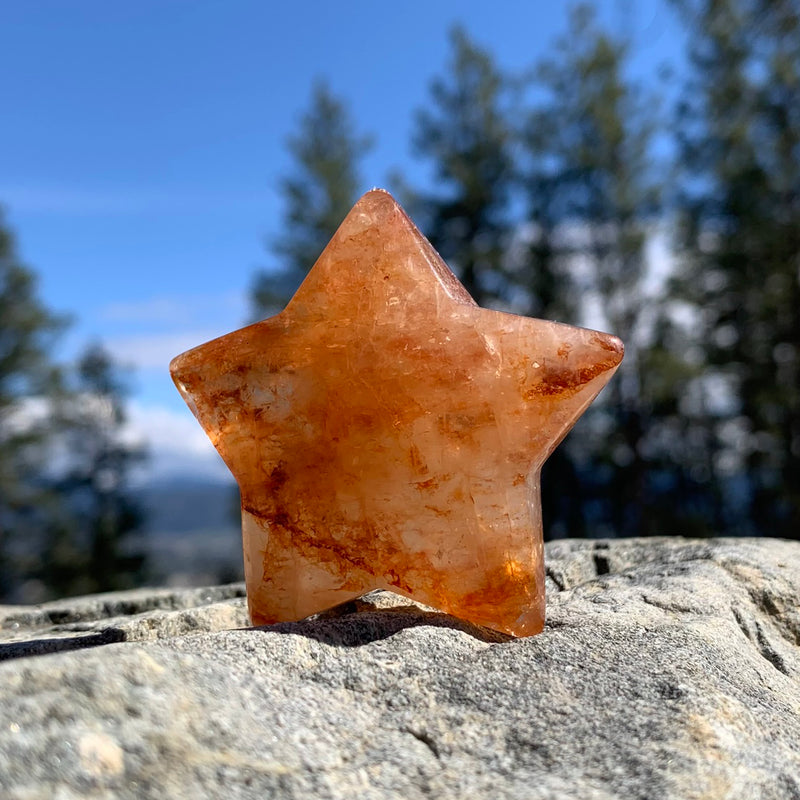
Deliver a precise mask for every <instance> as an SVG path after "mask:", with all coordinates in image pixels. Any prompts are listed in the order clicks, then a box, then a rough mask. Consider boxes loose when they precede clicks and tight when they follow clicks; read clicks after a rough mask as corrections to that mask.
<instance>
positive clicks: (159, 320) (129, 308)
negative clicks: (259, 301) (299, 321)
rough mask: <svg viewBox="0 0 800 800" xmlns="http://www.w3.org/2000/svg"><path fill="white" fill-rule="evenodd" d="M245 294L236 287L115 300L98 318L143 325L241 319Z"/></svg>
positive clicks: (188, 323) (244, 310) (244, 307)
mask: <svg viewBox="0 0 800 800" xmlns="http://www.w3.org/2000/svg"><path fill="white" fill-rule="evenodd" d="M246 313H247V297H246V296H245V295H244V294H243V293H242V292H239V291H230V292H225V293H222V294H208V295H187V296H169V295H163V296H157V297H149V298H147V299H145V300H140V301H137V302H114V303H109V304H108V305H106V306H104V307H102V308H101V309H100V311H99V313H98V316H99V318H100V319H102V320H104V321H107V322H120V323H135V324H145V325H153V324H159V325H165V326H170V325H180V326H181V327H185V326H186V325H197V324H199V323H202V322H203V320H206V319H209V318H212V319H216V318H220V317H225V318H226V319H228V318H235V319H244V317H245V315H246Z"/></svg>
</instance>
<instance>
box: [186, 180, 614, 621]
mask: <svg viewBox="0 0 800 800" xmlns="http://www.w3.org/2000/svg"><path fill="white" fill-rule="evenodd" d="M621 359H622V344H621V342H620V341H619V340H618V339H617V338H615V337H614V336H610V335H607V334H603V333H597V332H595V331H590V330H586V329H583V328H574V327H570V326H566V325H560V324H557V323H554V322H544V321H541V320H536V319H529V318H527V317H520V316H516V315H513V314H506V313H501V312H498V311H490V310H486V309H482V308H479V307H478V306H477V305H476V304H475V302H474V301H473V300H472V298H471V297H470V296H469V295H468V294H467V292H466V290H465V289H464V288H463V286H461V284H460V283H459V282H458V280H457V279H456V278H455V276H454V275H453V273H452V272H451V271H450V270H449V269H448V267H447V266H446V265H445V264H444V262H443V261H442V260H441V258H440V257H439V256H438V254H437V253H436V252H435V251H434V249H433V248H432V247H431V245H430V244H429V243H428V241H427V240H426V239H425V238H424V237H423V236H422V234H421V233H420V232H419V231H418V230H417V229H416V228H415V227H414V225H413V223H412V222H411V221H410V220H409V218H408V217H407V216H406V214H405V213H404V212H403V210H402V209H401V208H400V207H399V206H398V205H397V203H396V202H395V201H394V200H393V199H392V197H391V196H390V195H389V194H388V193H386V192H384V191H381V190H374V191H371V192H368V193H367V194H366V195H364V196H363V197H362V198H361V199H360V200H359V201H358V203H357V204H356V205H355V207H354V208H353V209H352V211H351V212H350V213H349V214H348V216H347V218H346V219H345V220H344V222H343V223H342V225H341V227H340V228H339V230H338V231H337V233H336V234H335V235H334V237H333V239H332V240H331V242H330V244H329V245H328V246H327V248H326V249H325V251H324V252H323V253H322V255H321V256H320V258H319V260H318V261H317V263H316V264H315V265H314V267H313V269H312V270H311V272H310V273H309V275H308V277H307V278H306V280H305V281H304V283H303V284H302V286H301V287H300V289H299V290H298V291H297V293H296V294H295V296H294V297H293V298H292V300H291V301H290V303H289V304H288V306H287V307H286V309H285V310H284V311H282V312H281V313H280V314H278V315H276V316H274V317H271V318H269V319H266V320H264V321H262V322H258V323H256V324H254V325H250V326H249V327H246V328H243V329H242V330H238V331H235V332H233V333H230V334H228V335H226V336H223V337H221V338H219V339H215V340H214V341H211V342H208V343H207V344H204V345H201V346H200V347H196V348H194V349H193V350H190V351H188V352H186V353H183V354H182V355H180V356H178V357H177V358H175V359H174V360H173V362H172V364H171V372H172V375H173V379H174V380H175V383H176V385H177V387H178V389H179V390H180V392H181V394H182V395H183V397H184V398H185V400H186V402H187V403H188V404H189V406H190V408H191V409H192V411H193V412H194V414H195V415H196V417H197V418H198V420H199V421H200V424H201V425H202V426H203V428H204V429H205V431H206V432H207V434H208V435H209V437H210V438H211V440H212V442H213V443H214V445H215V447H216V448H217V450H218V451H219V453H220V454H221V455H222V458H223V459H224V460H225V462H226V464H227V465H228V467H229V468H230V470H231V472H232V473H233V475H234V477H235V478H236V480H237V482H238V484H239V487H240V490H241V497H242V526H243V537H244V557H245V578H246V582H247V595H248V603H249V607H250V613H251V617H252V620H253V622H254V624H266V623H273V622H278V621H287V620H296V619H301V618H303V617H305V616H308V615H309V614H313V613H316V612H319V611H322V610H324V609H327V608H329V607H331V606H334V605H336V604H338V603H341V602H344V601H346V600H349V599H352V598H354V597H357V596H360V595H362V594H364V593H365V592H368V591H370V590H372V589H377V588H384V589H390V590H392V591H394V592H398V593H400V594H403V595H406V596H408V597H410V598H412V599H414V600H417V601H420V602H422V603H425V604H427V605H429V606H433V607H435V608H438V609H441V610H442V611H445V612H448V613H450V614H454V615H456V616H458V617H462V618H464V619H467V620H470V621H472V622H475V623H477V624H480V625H484V626H487V627H490V628H493V629H496V630H499V631H504V632H507V633H510V634H513V635H517V636H524V635H530V634H534V633H538V632H539V631H541V629H542V627H543V625H544V613H545V610H544V561H543V547H542V520H541V504H540V498H539V473H540V469H541V465H542V463H543V462H544V460H545V459H546V458H547V456H548V455H549V454H550V453H551V452H552V450H553V449H554V448H555V446H556V445H557V444H558V443H559V442H560V441H561V439H562V438H563V437H564V436H565V434H566V433H567V431H568V430H569V429H570V428H571V427H572V425H573V424H574V423H575V421H576V420H577V419H578V417H579V416H580V415H581V413H582V412H583V411H584V410H585V409H586V407H587V406H588V405H589V403H590V402H591V401H592V400H593V399H594V397H595V396H596V395H597V393H598V392H599V391H600V390H601V389H602V387H603V386H604V385H605V384H606V382H607V381H608V380H609V378H610V377H611V375H612V374H613V373H614V371H615V369H616V368H617V366H618V365H619V363H620V361H621Z"/></svg>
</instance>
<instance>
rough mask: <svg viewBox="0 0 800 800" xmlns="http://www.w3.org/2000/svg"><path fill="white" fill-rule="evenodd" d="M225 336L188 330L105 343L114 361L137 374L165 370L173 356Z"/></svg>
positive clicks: (122, 338)
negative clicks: (138, 372) (152, 370)
mask: <svg viewBox="0 0 800 800" xmlns="http://www.w3.org/2000/svg"><path fill="white" fill-rule="evenodd" d="M225 333H228V330H225V329H222V330H213V329H210V328H209V329H204V330H190V331H181V332H180V333H157V334H145V335H141V336H125V337H120V338H117V339H108V340H106V341H105V342H104V344H105V346H106V347H107V348H108V350H109V352H110V353H111V354H112V356H114V358H115V360H117V361H118V362H120V363H121V364H124V365H125V366H126V367H132V368H134V369H136V370H151V369H158V370H165V369H166V368H167V366H168V365H169V362H170V361H172V359H173V358H175V356H177V355H179V354H180V353H183V352H184V351H186V350H191V348H193V347H197V346H198V345H201V344H203V343H204V342H208V341H210V340H211V339H215V338H216V337H218V336H222V335H223V334H225Z"/></svg>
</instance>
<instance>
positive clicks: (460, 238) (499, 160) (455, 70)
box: [411, 28, 513, 305]
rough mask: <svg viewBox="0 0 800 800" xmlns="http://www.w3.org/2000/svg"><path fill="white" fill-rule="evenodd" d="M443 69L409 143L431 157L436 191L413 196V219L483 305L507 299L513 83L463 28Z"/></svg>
mask: <svg viewBox="0 0 800 800" xmlns="http://www.w3.org/2000/svg"><path fill="white" fill-rule="evenodd" d="M450 44H451V48H452V57H451V61H450V63H449V66H448V74H447V75H445V76H444V77H439V78H436V79H435V80H434V81H433V83H432V84H431V104H430V106H428V107H426V108H424V109H422V110H420V111H419V112H418V114H417V119H416V130H415V133H414V137H413V146H414V150H415V152H416V153H417V155H419V156H421V157H423V158H424V159H427V160H429V161H431V162H432V166H433V171H434V176H435V180H436V185H437V191H435V192H432V193H429V194H426V193H424V192H418V193H416V195H412V197H411V207H412V210H413V213H414V217H415V218H416V219H417V220H418V222H419V224H420V227H421V228H422V229H423V230H424V231H425V234H426V236H427V237H428V238H429V239H430V240H431V242H432V244H433V245H434V247H435V248H436V249H437V250H438V251H439V253H441V255H442V257H443V258H444V260H445V261H446V262H447V263H448V265H449V266H450V267H451V268H452V269H453V271H454V272H455V273H456V274H457V275H458V277H459V278H460V279H461V282H462V283H463V284H464V286H465V287H466V289H467V291H468V292H469V293H470V294H471V295H472V297H473V298H474V299H475V300H476V302H478V303H479V304H481V305H484V304H487V303H493V302H498V301H499V302H500V303H501V304H503V303H506V302H508V300H509V297H508V294H507V292H506V291H505V288H506V287H505V284H506V281H505V279H504V276H503V269H504V252H505V248H506V246H507V240H508V237H509V233H510V230H509V219H508V202H509V198H510V192H511V188H512V180H513V162H512V152H511V148H512V129H511V126H510V123H509V119H508V112H509V109H508V103H509V100H510V97H511V94H510V87H509V84H508V82H507V80H506V79H505V77H504V76H503V75H502V74H501V72H500V71H499V70H498V68H497V67H496V66H495V64H494V61H493V59H492V56H491V55H490V54H489V53H488V52H487V51H486V50H483V49H482V48H480V47H478V46H477V45H476V44H474V43H473V42H471V41H470V40H469V38H468V37H467V35H466V33H465V32H464V31H463V30H462V29H461V28H455V29H454V30H453V31H452V32H451V35H450Z"/></svg>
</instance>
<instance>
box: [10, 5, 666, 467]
mask: <svg viewBox="0 0 800 800" xmlns="http://www.w3.org/2000/svg"><path fill="white" fill-rule="evenodd" d="M597 5H598V7H599V10H600V13H601V17H602V19H603V20H604V21H605V22H606V23H607V24H608V25H609V26H610V27H611V28H612V29H613V30H616V31H624V32H626V33H629V34H631V35H632V36H633V37H634V39H635V41H636V43H637V48H636V51H635V53H634V59H633V62H632V68H633V69H634V70H635V71H636V72H637V73H639V74H641V75H645V76H649V75H652V74H654V72H655V69H656V68H657V66H658V64H660V63H661V62H664V61H669V60H674V59H675V58H676V57H677V47H676V44H675V43H676V41H677V40H678V39H679V38H680V37H679V32H678V30H677V25H676V22H675V20H674V19H673V17H672V15H671V14H670V12H669V11H668V9H667V7H666V4H665V3H663V2H659V0H607V1H605V2H599V3H598V4H597ZM567 7H568V4H567V3H566V2H558V0H555V1H554V0H549V2H545V1H544V0H528V2H522V1H521V0H506V1H505V2H502V3H488V2H486V0H458V1H456V0H428V2H418V0H406V1H405V2H402V3H379V2H366V1H365V0H343V1H342V2H337V3H333V2H305V3H295V4H288V3H277V2H267V0H261V1H260V2H256V1H255V0H231V1H230V2H222V1H221V0H217V1H215V2H210V1H209V0H205V1H202V0H194V1H192V2H190V1H189V0H158V1H157V2H156V0H135V2H134V0H129V1H128V2H121V1H120V2H112V3H109V2H107V0H102V1H100V0H98V1H95V0H72V2H63V0H25V2H16V3H15V2H5V3H3V8H2V21H1V22H0V75H2V76H3V80H2V81H1V82H0V113H2V120H3V121H2V125H0V204H1V205H2V206H4V208H5V213H6V221H7V223H9V224H10V225H11V227H12V228H13V229H14V231H15V232H16V235H17V239H18V245H19V250H20V252H21V254H22V256H23V258H24V260H25V261H26V263H27V264H28V265H29V266H31V267H32V268H33V269H34V270H35V271H36V272H37V274H38V275H39V277H40V292H41V296H42V298H43V300H44V301H45V302H46V303H47V305H48V306H50V307H51V308H53V309H55V310H58V311H62V312H66V313H69V314H71V315H72V316H73V319H74V323H75V324H74V325H73V327H72V329H71V332H70V334H69V336H68V337H67V338H66V339H65V342H64V355H65V356H69V355H70V354H71V353H74V352H75V351H76V350H77V349H78V348H79V347H80V346H82V345H83V344H85V343H86V342H88V341H91V340H100V341H102V342H104V343H105V344H106V346H107V347H109V349H110V350H111V351H112V352H113V353H114V354H115V355H117V356H118V358H120V359H121V360H122V361H123V362H125V363H126V364H128V365H130V366H131V367H133V368H134V372H133V373H132V379H131V385H132V387H133V389H134V395H133V398H132V421H133V425H134V426H135V427H136V428H137V430H138V431H139V433H140V434H141V435H143V436H145V435H146V436H147V437H148V438H149V439H150V443H151V449H152V451H153V459H154V462H155V463H154V464H153V469H154V471H155V472H158V473H164V472H168V471H170V470H172V469H178V468H179V467H180V466H181V465H182V464H183V463H184V461H185V460H186V459H189V460H191V461H192V462H193V463H196V464H197V465H198V469H200V468H201V466H202V467H203V468H204V469H205V468H208V469H209V470H211V471H216V472H217V473H220V471H221V467H220V462H218V461H216V459H215V458H214V457H213V455H212V454H211V451H210V449H209V447H208V446H207V445H206V444H205V441H204V440H203V438H202V432H201V431H200V430H199V427H198V426H197V425H196V423H195V422H194V420H193V418H192V417H191V415H190V413H189V411H188V410H187V409H186V408H185V406H184V405H183V403H182V401H181V399H180V397H179V396H178V394H177V392H176V391H175V389H174V387H173V386H172V383H171V381H170V380H169V376H168V372H167V366H168V363H169V360H170V358H171V357H172V356H174V355H177V354H178V353H179V352H181V351H182V350H184V349H186V348H188V347H191V346H193V345H196V344H200V343H201V342H203V341H206V340H207V339H209V338H213V337H214V336H218V335H221V334H223V333H226V332H228V331H230V330H232V329H235V328H237V327H240V326H241V325H242V324H243V323H244V322H245V318H246V315H247V303H246V292H247V287H248V285H249V283H250V280H251V278H252V275H253V273H254V271H255V270H256V269H257V268H259V267H263V266H269V265H270V264H271V263H273V262H272V257H271V256H270V255H269V254H268V253H267V251H266V249H265V247H264V242H265V241H266V240H269V239H270V238H271V237H273V236H274V235H275V234H276V233H277V231H278V230H279V225H280V219H281V204H280V197H279V195H278V194H277V192H276V185H277V182H278V179H279V178H280V176H281V175H282V174H284V173H285V172H286V170H287V169H288V167H289V162H288V161H287V156H286V148H285V142H286V138H287V136H288V135H289V134H290V133H291V132H292V131H293V130H294V129H295V126H296V123H297V119H298V117H299V115H300V114H301V113H302V111H303V109H304V108H305V106H306V103H307V101H308V98H309V94H310V89H311V85H312V83H313V81H314V79H315V78H317V77H324V78H326V79H327V80H328V82H329V84H330V85H331V87H332V89H333V90H334V91H335V92H336V93H338V94H339V95H341V96H343V97H344V98H345V99H346V100H347V101H348V103H349V104H350V107H351V110H352V113H353V116H354V118H355V120H356V121H357V124H358V125H359V127H360V129H361V130H362V131H365V132H370V133H372V134H373V135H374V137H375V142H376V146H375V148H374V149H373V151H372V152H371V154H370V155H369V157H368V159H367V160H366V162H365V168H364V177H365V185H364V189H367V188H370V187H371V186H373V185H386V179H387V175H388V173H390V172H391V171H392V170H394V169H399V170H400V171H401V172H402V173H403V174H404V175H405V176H406V177H407V178H408V179H409V180H410V181H411V182H412V183H416V184H420V183H427V181H428V174H427V171H426V169H425V167H424V166H423V165H420V164H418V163H417V162H415V161H414V160H413V158H412V155H411V153H410V152H409V140H410V133H411V130H412V124H413V112H414V109H416V108H418V107H420V106H421V105H423V104H424V103H425V101H426V99H427V96H428V85H429V83H430V80H431V78H432V77H434V75H437V74H440V73H441V72H442V71H443V69H444V68H445V65H446V63H447V58H448V46H447V31H448V29H449V28H450V27H451V26H452V25H453V24H455V23H461V24H463V25H464V27H465V28H466V30H467V32H468V33H469V34H470V35H471V37H472V38H473V39H475V40H476V41H477V42H478V43H479V44H481V45H483V46H486V47H488V48H489V49H490V50H491V51H492V52H493V53H494V54H495V56H496V57H497V59H498V62H499V64H500V65H501V67H504V68H506V69H509V70H520V69H523V68H524V67H526V66H529V65H530V64H531V63H533V62H534V61H535V60H536V59H537V58H539V57H540V56H541V55H543V54H544V53H545V52H546V51H547V49H548V47H549V46H550V44H551V43H552V40H553V38H554V36H556V35H557V34H559V33H560V32H563V30H564V26H565V20H566V10H567ZM182 459H183V460H182Z"/></svg>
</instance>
